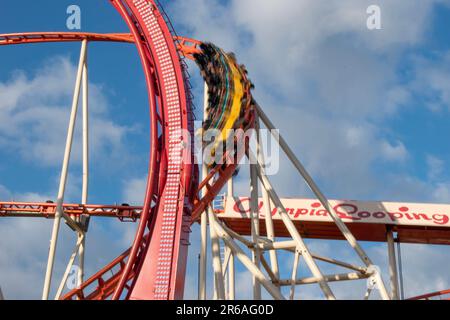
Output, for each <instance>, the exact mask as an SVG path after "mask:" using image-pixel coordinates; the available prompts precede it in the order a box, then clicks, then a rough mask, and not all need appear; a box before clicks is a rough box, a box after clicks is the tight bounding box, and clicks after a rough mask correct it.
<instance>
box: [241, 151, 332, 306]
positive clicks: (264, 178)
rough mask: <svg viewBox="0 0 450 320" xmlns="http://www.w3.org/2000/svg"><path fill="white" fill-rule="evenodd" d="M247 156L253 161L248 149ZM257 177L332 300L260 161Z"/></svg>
mask: <svg viewBox="0 0 450 320" xmlns="http://www.w3.org/2000/svg"><path fill="white" fill-rule="evenodd" d="M249 158H250V161H254V159H255V156H254V155H253V154H252V153H251V152H250V151H249ZM258 177H259V179H260V180H261V182H262V184H263V186H264V188H265V189H266V190H267V191H268V193H269V196H270V198H271V200H272V202H273V203H274V205H275V207H276V208H277V211H278V213H279V214H280V216H281V219H282V220H283V223H284V225H285V226H286V228H287V230H288V231H289V233H290V235H291V237H292V238H293V239H294V240H295V242H296V243H297V247H298V250H300V252H301V254H302V255H303V257H304V258H305V262H306V264H307V265H308V267H309V269H310V270H311V272H312V274H313V275H314V276H315V277H316V278H318V279H319V286H320V288H321V289H322V291H323V293H324V295H325V297H326V298H327V299H330V300H334V299H335V296H334V294H333V292H332V291H331V288H330V287H329V285H328V284H327V282H326V280H325V278H324V277H323V275H322V272H321V271H320V269H319V267H318V266H317V264H316V262H315V261H314V259H313V257H312V256H311V253H310V252H309V250H308V248H307V247H306V244H305V242H304V241H303V239H302V237H301V236H300V233H299V232H298V230H297V228H296V227H295V225H294V223H293V222H292V220H291V218H290V217H289V215H288V213H287V212H286V208H284V206H283V204H282V202H281V200H280V198H279V197H278V195H277V193H276V192H275V190H274V188H273V187H272V184H271V183H270V181H269V179H268V178H267V176H266V175H265V173H264V169H263V166H262V164H261V163H259V166H258Z"/></svg>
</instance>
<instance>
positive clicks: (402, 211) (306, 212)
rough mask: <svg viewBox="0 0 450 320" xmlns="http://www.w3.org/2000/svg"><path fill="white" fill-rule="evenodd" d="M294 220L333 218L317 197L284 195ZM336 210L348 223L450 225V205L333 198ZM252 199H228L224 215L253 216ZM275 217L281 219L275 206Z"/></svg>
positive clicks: (318, 220)
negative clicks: (299, 197) (251, 211)
mask: <svg viewBox="0 0 450 320" xmlns="http://www.w3.org/2000/svg"><path fill="white" fill-rule="evenodd" d="M281 201H282V203H283V205H284V207H285V208H286V211H287V213H288V214H289V215H290V217H291V219H292V220H298V221H317V222H332V221H333V220H332V219H331V217H330V216H329V214H328V212H327V210H325V209H324V207H323V206H322V205H321V203H320V202H319V201H318V200H316V199H290V198H285V199H281ZM330 203H331V204H332V206H333V208H334V210H335V211H336V213H337V214H338V215H339V216H340V218H341V219H342V221H343V222H345V223H375V224H393V225H405V226H430V227H447V228H450V222H449V221H450V205H445V204H428V203H403V202H365V201H346V200H330ZM264 205H265V204H264V202H263V200H262V199H261V198H260V199H259V204H258V206H259V216H260V218H262V219H263V218H264V212H265V208H264ZM249 208H250V199H249V198H233V197H227V198H226V199H225V207H224V213H221V214H220V217H222V218H250V213H249V211H250V209H249ZM272 217H273V219H274V220H278V219H281V217H280V216H279V214H278V212H277V210H276V209H274V208H273V206H272Z"/></svg>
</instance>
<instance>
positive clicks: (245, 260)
mask: <svg viewBox="0 0 450 320" xmlns="http://www.w3.org/2000/svg"><path fill="white" fill-rule="evenodd" d="M209 223H210V225H211V224H212V225H213V227H214V229H216V231H217V233H218V235H219V236H220V237H221V238H222V239H223V241H225V243H226V244H227V246H228V247H229V248H230V249H231V251H232V252H233V254H234V255H235V257H236V258H238V259H239V261H241V263H242V264H243V265H244V266H245V267H246V268H247V269H248V271H250V273H251V274H252V275H254V276H255V277H256V278H257V279H258V281H259V282H260V283H261V285H262V286H263V287H264V288H266V290H267V291H268V292H269V293H270V295H272V297H273V298H275V299H277V300H284V297H283V296H282V295H281V293H280V291H279V289H278V288H277V287H275V286H274V285H273V283H272V282H271V281H269V280H267V279H266V277H265V276H264V274H263V273H262V272H261V270H260V269H259V268H258V267H257V266H256V265H255V264H254V263H253V262H252V260H251V259H250V258H249V257H247V255H246V254H245V253H244V251H243V250H242V249H241V248H240V247H239V246H238V245H237V244H236V242H235V241H234V240H233V238H232V237H231V236H230V235H229V234H228V232H226V231H225V229H224V228H223V226H222V224H221V223H220V222H219V221H217V219H216V217H215V216H212V218H211V219H210V221H209Z"/></svg>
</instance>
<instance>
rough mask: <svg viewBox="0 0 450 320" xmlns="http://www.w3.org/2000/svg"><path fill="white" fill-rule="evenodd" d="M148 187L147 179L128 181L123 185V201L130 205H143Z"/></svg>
mask: <svg viewBox="0 0 450 320" xmlns="http://www.w3.org/2000/svg"><path fill="white" fill-rule="evenodd" d="M146 187H147V177H146V176H145V177H144V178H134V179H129V180H126V181H125V182H124V183H123V189H122V190H123V200H124V201H125V202H126V203H128V204H130V205H142V204H143V202H144V197H145V188H146Z"/></svg>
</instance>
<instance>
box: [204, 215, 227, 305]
mask: <svg viewBox="0 0 450 320" xmlns="http://www.w3.org/2000/svg"><path fill="white" fill-rule="evenodd" d="M207 211H208V220H209V235H210V237H211V250H212V260H213V271H214V291H215V294H214V297H215V298H216V299H218V300H225V286H224V284H225V281H224V277H223V272H222V261H221V258H220V242H219V237H218V235H217V232H216V229H215V228H214V225H213V223H211V221H213V220H214V212H213V210H212V209H211V208H209V207H208V209H207Z"/></svg>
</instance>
